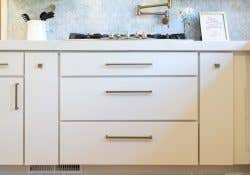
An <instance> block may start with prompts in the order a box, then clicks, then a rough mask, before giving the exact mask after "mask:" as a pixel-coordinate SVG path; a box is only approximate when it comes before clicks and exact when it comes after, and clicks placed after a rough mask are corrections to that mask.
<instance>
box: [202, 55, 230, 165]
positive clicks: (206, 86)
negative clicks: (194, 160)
mask: <svg viewBox="0 0 250 175" xmlns="http://www.w3.org/2000/svg"><path fill="white" fill-rule="evenodd" d="M233 83H234V79H233V54H232V53H201V55H200V88H201V89H200V164H201V165H231V164H233V154H234V152H233V140H234V137H233V131H234V126H233V119H234V96H233V94H234V93H233V90H234V84H233Z"/></svg>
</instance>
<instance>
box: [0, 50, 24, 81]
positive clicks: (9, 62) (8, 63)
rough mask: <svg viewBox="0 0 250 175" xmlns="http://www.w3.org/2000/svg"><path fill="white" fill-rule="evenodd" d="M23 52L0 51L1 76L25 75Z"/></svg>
mask: <svg viewBox="0 0 250 175" xmlns="http://www.w3.org/2000/svg"><path fill="white" fill-rule="evenodd" d="M23 57H24V54H23V52H0V76H21V75H23V67H24V66H23V64H24V59H23Z"/></svg>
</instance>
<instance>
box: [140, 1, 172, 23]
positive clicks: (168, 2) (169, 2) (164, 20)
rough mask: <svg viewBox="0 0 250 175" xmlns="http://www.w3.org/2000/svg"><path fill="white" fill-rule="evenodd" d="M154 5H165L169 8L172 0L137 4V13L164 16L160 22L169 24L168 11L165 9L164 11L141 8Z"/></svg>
mask: <svg viewBox="0 0 250 175" xmlns="http://www.w3.org/2000/svg"><path fill="white" fill-rule="evenodd" d="M154 7H167V8H168V9H170V8H171V7H172V0H167V2H166V3H162V4H152V5H138V6H137V15H138V16H141V15H160V16H164V17H163V19H162V21H161V22H162V24H165V25H169V11H168V10H166V11H165V12H143V11H142V9H146V8H154Z"/></svg>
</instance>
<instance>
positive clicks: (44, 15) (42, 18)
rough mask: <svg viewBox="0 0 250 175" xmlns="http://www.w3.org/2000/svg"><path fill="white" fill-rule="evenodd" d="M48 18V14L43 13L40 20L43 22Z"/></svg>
mask: <svg viewBox="0 0 250 175" xmlns="http://www.w3.org/2000/svg"><path fill="white" fill-rule="evenodd" d="M46 16H47V12H42V13H41V14H40V19H41V20H42V21H45V20H46Z"/></svg>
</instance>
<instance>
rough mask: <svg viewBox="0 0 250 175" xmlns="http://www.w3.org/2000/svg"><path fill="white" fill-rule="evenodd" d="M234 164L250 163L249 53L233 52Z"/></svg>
mask: <svg viewBox="0 0 250 175" xmlns="http://www.w3.org/2000/svg"><path fill="white" fill-rule="evenodd" d="M234 57H235V89H234V90H235V94H234V95H235V111H234V112H235V122H234V124H235V125H234V136H235V139H234V142H235V143H234V144H235V145H234V150H235V151H234V164H238V165H239V164H240V165H243V164H250V53H235V54H234Z"/></svg>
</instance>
